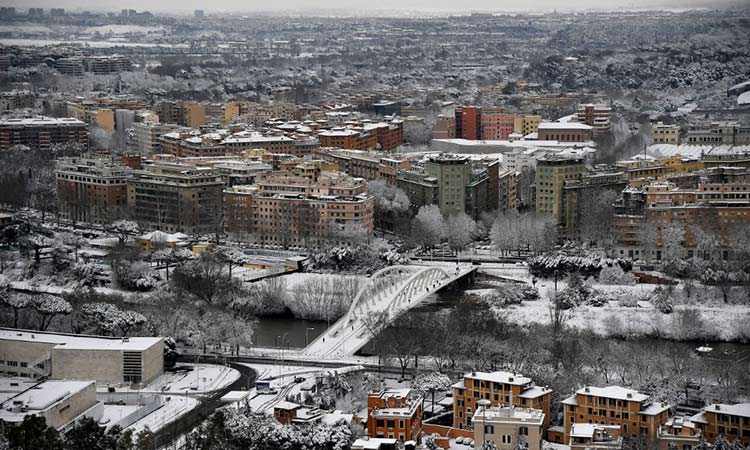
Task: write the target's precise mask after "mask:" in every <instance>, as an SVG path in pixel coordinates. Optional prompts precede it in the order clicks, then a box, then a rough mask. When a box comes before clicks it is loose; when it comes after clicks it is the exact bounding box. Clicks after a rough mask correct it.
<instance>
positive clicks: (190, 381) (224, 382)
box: [146, 364, 240, 393]
mask: <svg viewBox="0 0 750 450" xmlns="http://www.w3.org/2000/svg"><path fill="white" fill-rule="evenodd" d="M180 365H181V366H188V367H191V368H192V369H193V370H192V371H190V372H185V373H164V374H162V375H161V376H160V377H159V378H157V379H156V380H154V381H153V382H152V383H150V384H149V385H148V386H147V387H146V390H152V391H163V392H165V393H168V392H183V393H184V392H185V391H190V392H191V393H202V392H210V391H216V390H218V389H221V388H223V387H226V386H228V385H230V384H232V383H234V382H235V381H237V380H238V379H239V378H240V372H239V371H237V370H234V369H232V368H231V367H224V366H218V365H214V364H197V365H196V364H180Z"/></svg>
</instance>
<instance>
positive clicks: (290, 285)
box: [283, 272, 366, 291]
mask: <svg viewBox="0 0 750 450" xmlns="http://www.w3.org/2000/svg"><path fill="white" fill-rule="evenodd" d="M338 277H346V278H360V279H364V278H366V277H365V276H363V275H339V274H331V273H308V272H294V273H290V274H289V275H284V276H283V279H284V280H285V281H286V289H287V290H288V291H294V290H295V289H297V288H299V287H300V286H301V285H302V283H304V282H306V281H309V280H314V279H321V280H325V279H332V278H338Z"/></svg>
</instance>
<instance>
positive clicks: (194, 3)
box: [3, 0, 750, 14]
mask: <svg viewBox="0 0 750 450" xmlns="http://www.w3.org/2000/svg"><path fill="white" fill-rule="evenodd" d="M3 3H6V4H7V5H10V6H16V7H18V8H21V9H23V8H27V7H31V6H33V7H44V8H50V7H63V8H66V9H71V10H75V9H87V10H92V11H101V10H112V11H118V10H120V9H123V8H131V9H137V10H149V11H155V12H164V11H174V12H175V13H177V12H183V13H184V12H186V11H192V10H193V9H203V10H205V11H207V12H211V11H269V12H273V11H286V12H289V11H295V10H299V11H302V12H305V11H316V10H318V11H331V10H345V11H357V12H358V13H360V14H362V13H367V11H373V12H382V11H389V10H391V11H396V10H401V11H425V12H459V11H465V12H469V11H512V12H520V11H534V12H540V11H550V12H551V11H554V10H557V11H572V10H585V9H596V10H628V9H631V10H637V9H692V8H723V7H750V0H610V1H606V2H603V1H602V0H535V1H534V2H533V3H530V4H529V3H521V4H520V5H523V6H520V7H519V2H517V1H509V0H465V1H463V2H458V3H457V2H456V1H455V0H379V1H378V2H376V3H374V2H372V1H371V0H326V1H311V0H276V1H274V2H267V1H263V0H213V1H211V2H206V1H204V0H160V1H158V2H154V1H153V0H129V1H115V0H33V1H29V0H26V1H24V0H10V1H7V2H3Z"/></svg>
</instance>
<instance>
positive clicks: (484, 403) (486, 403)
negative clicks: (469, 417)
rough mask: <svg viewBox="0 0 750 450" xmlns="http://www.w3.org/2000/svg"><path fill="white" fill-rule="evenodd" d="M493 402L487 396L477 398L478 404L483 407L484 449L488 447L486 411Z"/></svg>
mask: <svg viewBox="0 0 750 450" xmlns="http://www.w3.org/2000/svg"><path fill="white" fill-rule="evenodd" d="M491 404H492V402H490V401H489V400H487V399H486V398H483V399H480V400H477V406H481V407H482V447H481V448H482V450H484V449H485V448H486V445H485V444H487V439H485V438H486V436H485V433H486V432H487V422H486V421H485V415H484V412H485V411H486V410H487V407H488V406H490V405H491Z"/></svg>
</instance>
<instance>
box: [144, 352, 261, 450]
mask: <svg viewBox="0 0 750 450" xmlns="http://www.w3.org/2000/svg"><path fill="white" fill-rule="evenodd" d="M227 359H228V358H227ZM197 360H198V357H197V356H193V355H184V356H181V357H180V358H179V359H178V361H179V362H184V363H187V362H189V363H197V362H200V363H202V364H224V361H225V358H224V357H215V356H205V355H204V356H201V357H200V361H197ZM228 365H229V367H231V368H232V369H235V370H237V371H238V372H239V373H240V377H239V378H238V379H237V381H235V382H234V383H232V384H230V385H229V386H226V387H224V388H222V389H219V390H216V391H213V392H211V393H209V394H205V395H203V396H202V398H201V399H200V400H201V402H200V404H198V406H196V407H195V408H193V409H192V410H190V411H188V412H187V413H186V414H184V415H182V416H180V417H179V418H178V419H177V420H175V421H173V422H170V423H168V424H167V425H165V426H164V427H162V428H161V429H160V430H159V431H157V432H156V444H157V446H158V448H163V447H165V446H168V445H169V444H171V443H172V442H174V441H175V440H176V439H178V438H179V437H180V436H182V435H185V434H187V433H189V432H190V431H192V430H193V429H194V428H195V427H196V426H198V425H199V424H200V423H201V422H202V421H203V420H204V419H205V418H207V417H208V416H210V415H211V413H213V412H214V411H215V410H216V409H217V408H219V407H221V406H223V405H224V404H223V403H222V402H221V397H223V396H224V395H225V394H226V393H227V392H229V391H239V390H242V389H248V388H249V387H250V386H252V385H253V384H254V383H255V380H256V378H257V377H258V373H257V372H256V371H255V370H253V369H251V368H250V367H247V366H244V365H242V364H238V363H236V362H228ZM155 447H156V446H155Z"/></svg>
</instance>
